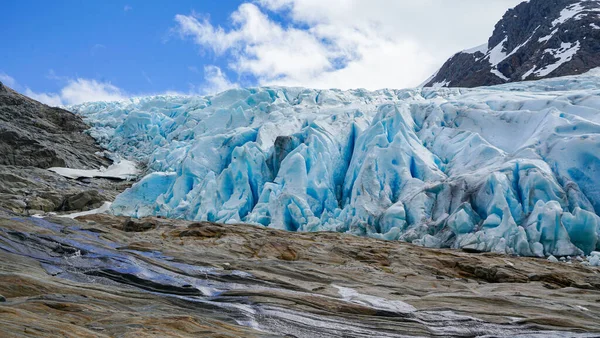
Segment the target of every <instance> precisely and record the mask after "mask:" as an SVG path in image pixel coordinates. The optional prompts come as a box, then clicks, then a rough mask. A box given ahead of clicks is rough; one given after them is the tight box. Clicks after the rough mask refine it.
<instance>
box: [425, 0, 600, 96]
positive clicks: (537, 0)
mask: <svg viewBox="0 0 600 338" xmlns="http://www.w3.org/2000/svg"><path fill="white" fill-rule="evenodd" d="M599 14H600V2H599V1H595V0H531V1H529V2H523V3H521V4H519V5H518V6H516V7H515V8H513V9H510V10H508V11H507V12H506V14H504V17H503V18H502V20H500V21H499V22H498V23H497V24H496V27H495V29H494V32H493V34H492V36H491V37H490V38H489V40H488V42H487V44H485V45H483V46H480V47H476V48H473V49H470V50H464V51H461V52H459V53H457V54H455V55H454V56H452V57H451V58H450V59H449V60H448V61H446V63H445V64H444V65H443V66H442V67H441V68H440V69H439V71H438V72H437V73H436V74H434V75H433V76H432V77H431V78H430V79H428V80H427V81H426V83H425V84H424V86H425V87H478V86H489V85H497V84H502V83H507V82H517V81H524V80H537V79H543V78H548V77H558V76H566V75H577V74H582V73H585V72H587V71H589V70H590V69H593V68H596V67H600V16H599Z"/></svg>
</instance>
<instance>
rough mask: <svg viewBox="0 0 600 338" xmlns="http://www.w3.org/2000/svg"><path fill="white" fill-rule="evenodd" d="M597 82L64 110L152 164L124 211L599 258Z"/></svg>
mask: <svg viewBox="0 0 600 338" xmlns="http://www.w3.org/2000/svg"><path fill="white" fill-rule="evenodd" d="M599 88H600V73H599V72H597V71H593V72H590V73H588V74H585V75H580V76H572V77H563V78H555V79H547V80H540V81H535V82H523V83H514V84H507V85H501V86H495V87H481V88H478V89H446V88H439V89H432V88H417V89H407V90H379V91H374V92H369V91H366V90H350V91H339V90H311V89H304V88H277V87H272V88H254V89H232V90H229V91H226V92H223V93H220V94H218V95H215V96H205V97H178V96H154V97H144V98H135V99H131V100H128V101H122V102H95V103H86V104H82V105H78V106H73V107H70V109H71V110H72V111H73V112H75V113H77V114H80V115H81V116H83V118H84V120H85V121H86V122H87V123H88V124H90V125H91V126H92V128H91V131H90V132H91V135H92V136H94V137H95V138H96V139H97V140H98V141H99V142H100V143H101V144H102V145H103V146H104V147H106V148H107V149H109V150H111V151H114V152H117V153H118V154H120V155H122V156H124V157H126V158H129V159H131V160H136V161H140V162H143V163H146V164H147V167H148V174H147V175H146V176H145V177H143V178H142V179H141V180H140V181H139V182H138V183H136V184H135V185H134V186H133V187H132V188H130V189H128V190H127V191H125V192H124V193H122V194H121V195H119V196H118V197H117V199H116V200H115V201H114V203H113V204H112V207H111V210H112V212H113V213H115V214H117V215H128V216H133V217H143V216H149V215H161V216H165V217H171V218H184V219H189V220H209V221H215V222H227V223H239V222H245V223H252V224H257V225H264V226H269V227H275V228H280V229H286V230H290V231H321V230H331V231H339V232H350V233H354V234H359V235H367V236H371V237H377V238H383V239H388V240H404V241H409V242H412V243H416V244H419V245H424V246H428V247H452V248H467V249H472V250H480V251H494V252H502V253H509V254H519V255H527V256H544V255H554V256H566V255H580V254H584V253H585V254H589V253H590V252H591V251H593V250H595V249H597V248H599V247H600V245H599V237H600V219H599V218H598V216H597V214H598V213H599V212H600V172H599V170H600V158H599V156H600V114H599V109H600V96H599V95H600V89H599Z"/></svg>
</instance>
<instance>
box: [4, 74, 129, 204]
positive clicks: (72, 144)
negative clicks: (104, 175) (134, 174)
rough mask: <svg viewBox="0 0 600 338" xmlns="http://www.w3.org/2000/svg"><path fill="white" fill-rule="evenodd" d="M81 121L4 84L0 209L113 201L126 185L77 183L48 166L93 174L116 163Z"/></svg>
mask: <svg viewBox="0 0 600 338" xmlns="http://www.w3.org/2000/svg"><path fill="white" fill-rule="evenodd" d="M88 128H89V127H88V126H87V125H86V124H85V123H84V122H83V121H82V119H81V118H80V117H79V116H76V115H74V114H73V113H71V112H69V111H66V110H64V109H61V108H55V107H48V106H46V105H44V104H42V103H40V102H37V101H35V100H32V99H30V98H28V97H26V96H24V95H21V94H19V93H17V92H15V91H14V90H12V89H10V88H8V87H6V86H5V85H3V84H2V83H0V207H4V208H7V209H8V210H12V211H15V212H19V213H31V214H35V213H41V212H51V211H70V210H82V209H84V210H85V209H90V208H94V207H97V206H99V205H101V204H102V203H103V202H104V201H106V200H111V201H112V200H113V199H114V197H115V196H116V195H117V194H118V193H119V192H120V191H122V190H123V189H125V188H126V187H127V186H129V183H127V182H118V181H114V180H106V179H87V180H72V179H68V178H64V177H62V176H60V175H57V174H55V173H52V172H50V171H47V170H45V169H47V168H49V167H69V168H78V169H86V168H89V169H92V168H94V169H95V168H99V167H101V166H108V165H109V164H110V163H111V161H110V160H108V159H106V158H105V157H104V156H101V155H98V154H99V153H101V152H102V151H103V150H102V148H100V147H99V146H98V145H97V144H96V141H95V140H94V139H93V138H92V137H91V136H89V135H88V134H86V133H85V131H86V130H87V129H88Z"/></svg>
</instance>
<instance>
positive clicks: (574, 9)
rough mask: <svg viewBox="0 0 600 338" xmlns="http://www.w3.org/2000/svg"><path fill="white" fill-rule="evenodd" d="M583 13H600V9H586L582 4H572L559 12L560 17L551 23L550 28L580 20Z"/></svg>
mask: <svg viewBox="0 0 600 338" xmlns="http://www.w3.org/2000/svg"><path fill="white" fill-rule="evenodd" d="M584 12H600V8H591V9H586V8H585V7H584V6H583V5H582V2H578V3H575V4H572V5H570V6H568V7H566V8H565V9H563V10H562V11H561V12H560V16H559V17H558V18H557V19H556V20H554V21H552V26H553V27H554V26H557V25H560V24H563V23H565V22H567V21H568V20H570V19H576V20H577V19H581V18H582V17H583V15H581V14H584Z"/></svg>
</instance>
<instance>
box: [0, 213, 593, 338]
mask: <svg viewBox="0 0 600 338" xmlns="http://www.w3.org/2000/svg"><path fill="white" fill-rule="evenodd" d="M12 220H13V221H16V222H24V223H28V224H29V225H31V224H35V225H36V226H37V227H40V228H44V229H45V232H46V233H51V234H35V233H28V232H21V231H14V230H8V229H4V228H0V249H1V250H4V251H6V252H9V253H12V254H17V255H22V256H26V257H30V258H33V259H35V260H37V261H39V262H40V264H41V265H42V267H43V268H44V269H45V271H46V272H47V273H48V274H49V275H52V276H56V277H60V278H65V279H68V280H71V281H75V282H79V283H89V284H102V285H105V286H109V287H110V286H115V287H119V288H126V289H127V288H135V289H137V290H138V291H139V290H143V291H145V292H148V293H152V294H154V295H159V296H161V297H165V298H166V299H168V300H169V301H170V302H171V303H173V304H175V305H176V306H180V307H184V308H190V309H194V310H196V312H198V311H199V312H201V313H202V315H205V316H208V317H217V318H219V319H220V320H222V321H225V322H228V323H230V324H237V325H243V326H249V327H251V328H253V329H256V330H258V331H259V332H263V333H264V334H265V335H274V336H281V335H290V336H294V337H341V336H343V337H406V336H422V335H426V336H444V337H450V336H452V337H486V336H488V337H492V336H493V337H498V336H506V337H516V336H522V337H590V336H591V335H586V334H573V333H566V332H555V331H552V332H548V331H538V330H537V329H534V328H533V327H528V326H527V325H522V324H516V323H515V324H508V325H501V324H494V323H488V322H485V321H482V320H479V319H476V318H473V317H469V316H464V315H459V314H456V313H453V312H451V311H419V310H417V309H415V308H414V307H412V306H411V305H409V304H407V303H404V302H401V301H397V300H388V299H384V298H380V297H375V296H371V295H364V294H361V293H359V292H357V291H355V290H354V289H352V288H348V287H344V286H342V285H332V287H334V288H337V289H338V290H339V297H338V298H334V297H329V296H325V295H321V294H317V293H308V292H301V291H298V290H293V289H292V286H290V285H278V284H276V283H273V282H269V281H264V280H260V279H259V278H256V277H255V276H253V275H252V274H249V273H247V272H244V271H238V270H222V269H218V268H213V267H203V266H194V265H189V264H186V263H182V262H178V261H176V259H175V258H173V257H167V256H165V255H163V254H162V253H161V252H160V251H153V252H142V251H136V250H129V249H122V248H120V247H121V245H120V244H119V243H113V242H109V241H106V240H104V239H103V238H102V235H101V233H102V230H93V229H92V230H90V229H83V228H81V227H79V226H75V225H62V224H57V223H53V222H51V221H48V220H45V219H39V218H13V219H12ZM73 224H75V223H73ZM48 230H49V231H48ZM262 294H264V295H265V297H267V298H268V297H271V298H273V297H276V296H274V295H282V296H280V299H299V300H301V299H309V298H315V297H317V298H320V299H322V300H323V301H325V302H332V303H334V304H337V305H336V306H337V308H338V309H341V308H343V307H344V306H356V305H358V306H361V307H364V308H368V309H370V310H372V311H371V313H372V314H371V315H364V314H356V313H354V314H353V313H351V311H347V312H344V311H343V310H342V311H339V310H338V311H337V312H331V311H327V310H324V309H316V308H313V309H311V308H310V306H296V307H294V306H293V305H289V303H290V302H276V301H264V302H258V301H255V300H251V299H250V297H249V296H251V295H254V296H255V295H262ZM304 305H306V304H304ZM307 309H309V310H307ZM412 332H414V334H411V333H412Z"/></svg>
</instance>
